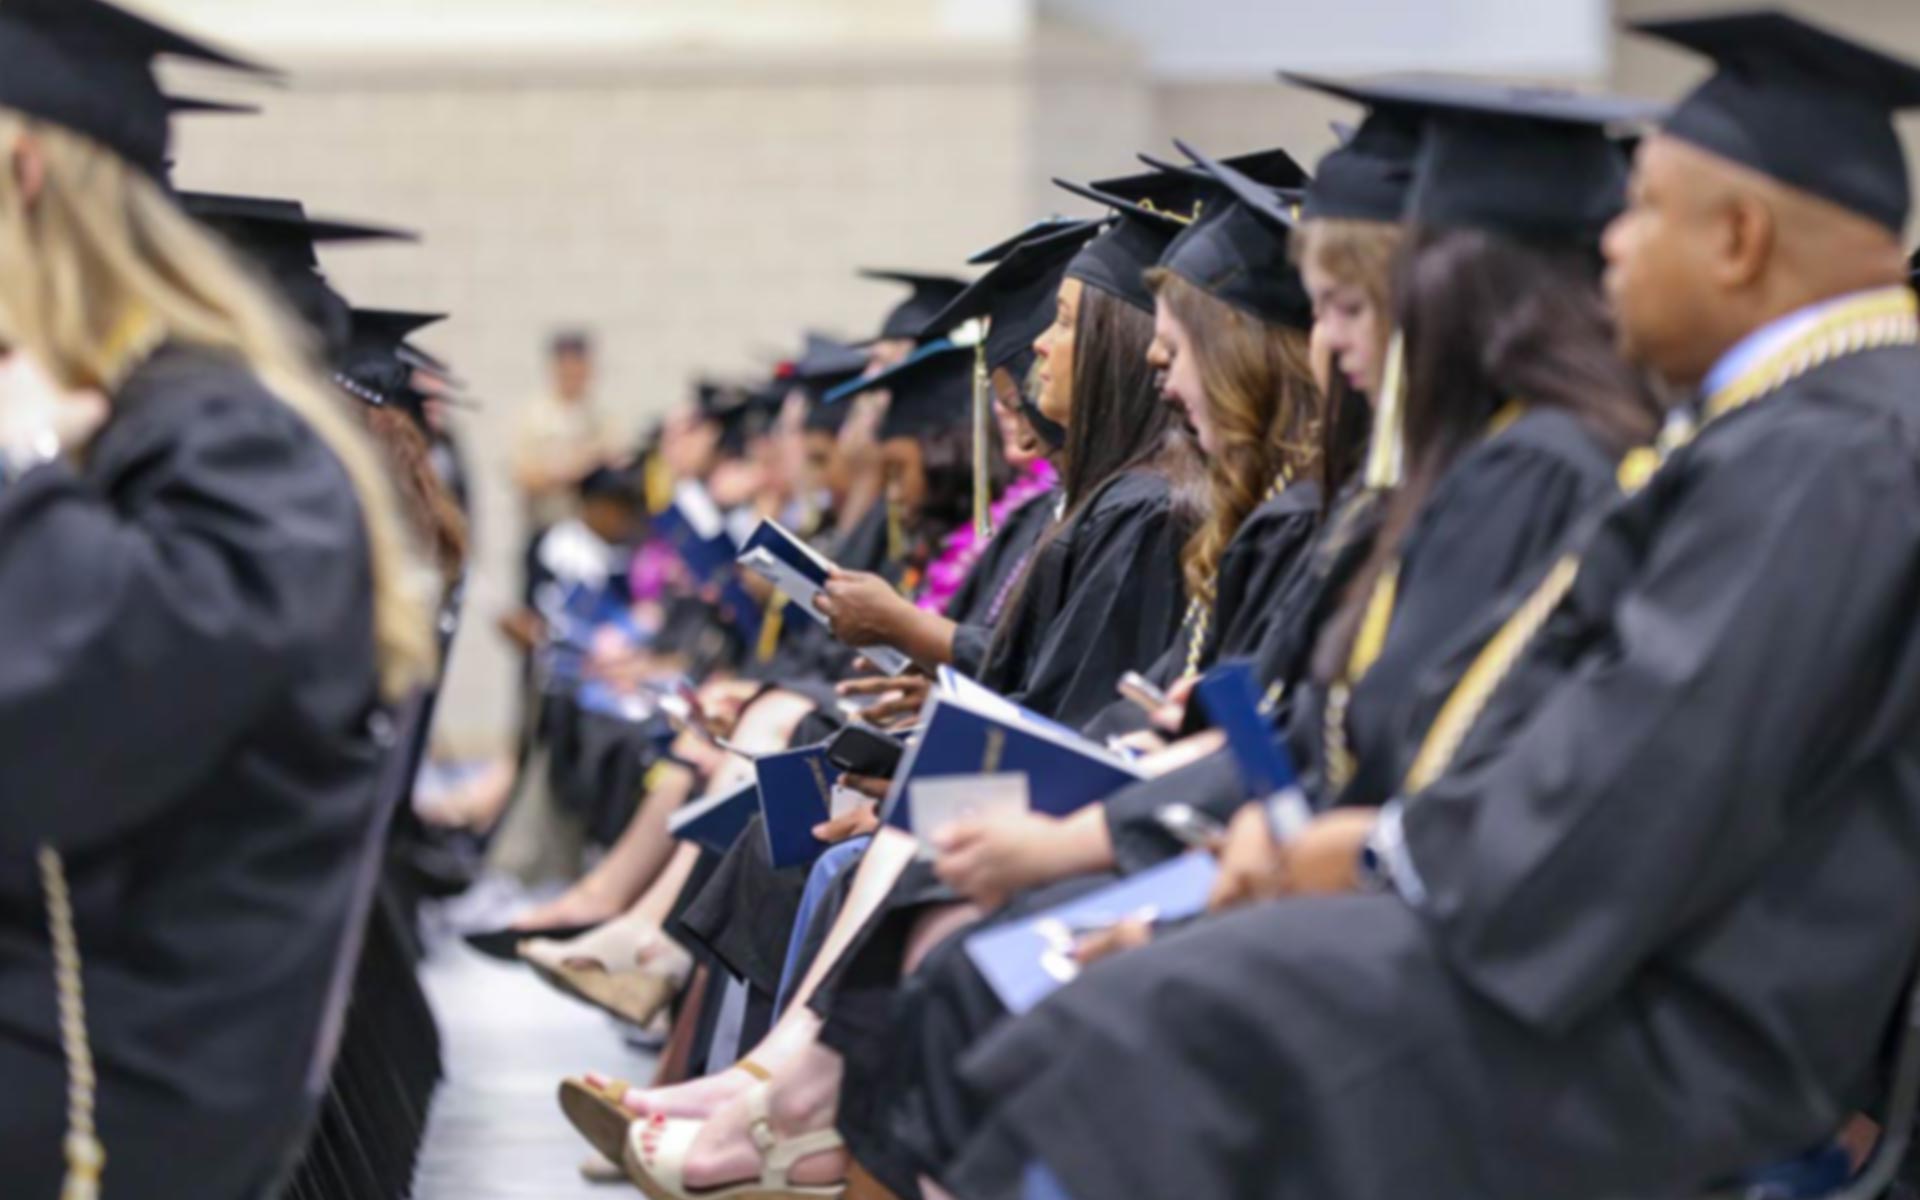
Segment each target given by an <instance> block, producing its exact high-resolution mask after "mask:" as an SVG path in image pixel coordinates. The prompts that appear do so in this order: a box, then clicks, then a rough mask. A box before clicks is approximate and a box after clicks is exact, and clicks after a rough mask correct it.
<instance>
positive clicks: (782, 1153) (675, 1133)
mask: <svg viewBox="0 0 1920 1200" xmlns="http://www.w3.org/2000/svg"><path fill="white" fill-rule="evenodd" d="M746 1101H747V1108H748V1112H749V1113H750V1114H751V1116H752V1124H751V1125H749V1126H748V1128H747V1133H748V1136H749V1137H751V1138H752V1139H753V1144H754V1146H755V1147H756V1148H758V1149H759V1151H760V1159H761V1168H760V1178H758V1179H748V1180H742V1181H741V1182H739V1183H730V1184H725V1185H722V1186H720V1187H711V1188H700V1189H697V1190H696V1189H692V1188H689V1187H687V1185H686V1182H685V1179H686V1168H687V1155H688V1153H689V1152H690V1151H692V1149H693V1142H694V1139H695V1138H697V1137H699V1136H700V1128H701V1126H703V1125H705V1124H706V1122H704V1121H676V1120H672V1119H670V1118H665V1117H661V1118H655V1119H654V1120H651V1121H639V1122H636V1123H635V1124H634V1125H633V1127H632V1128H631V1129H629V1130H628V1131H627V1144H626V1147H625V1153H624V1154H623V1155H622V1157H621V1160H620V1161H621V1165H623V1166H625V1167H626V1169H627V1178H628V1179H630V1180H632V1181H633V1183H634V1185H635V1186H636V1187H638V1188H639V1189H640V1190H641V1191H643V1192H645V1193H646V1194H647V1195H648V1197H650V1198H651V1200H840V1197H842V1196H843V1195H845V1193H846V1190H847V1185H846V1183H845V1182H844V1181H843V1182H841V1183H829V1184H815V1185H811V1186H807V1185H799V1184H794V1183H790V1182H789V1181H788V1179H787V1176H788V1175H789V1174H790V1173H791V1172H792V1171H793V1168H794V1165H795V1164H797V1163H799V1162H801V1161H802V1160H804V1159H807V1158H810V1157H812V1156H813V1155H816V1154H824V1153H826V1152H827V1151H829V1150H838V1149H840V1148H841V1147H843V1146H845V1145H846V1143H845V1142H844V1141H842V1140H841V1137H840V1135H839V1134H838V1133H837V1132H835V1131H834V1130H832V1129H820V1130H815V1131H814V1132H813V1133H803V1134H800V1135H799V1136H797V1137H790V1138H789V1137H782V1136H780V1135H779V1134H777V1133H775V1132H774V1131H773V1120H772V1117H771V1116H770V1115H769V1113H768V1104H769V1101H770V1092H769V1090H768V1087H767V1085H766V1084H765V1083H756V1084H754V1085H753V1088H752V1090H750V1091H749V1092H747V1094H746Z"/></svg>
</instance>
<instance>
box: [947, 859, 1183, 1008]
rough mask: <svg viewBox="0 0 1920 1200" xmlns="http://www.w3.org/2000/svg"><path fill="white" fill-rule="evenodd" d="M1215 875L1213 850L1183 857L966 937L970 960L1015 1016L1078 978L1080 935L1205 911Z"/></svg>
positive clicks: (1178, 918) (1178, 919)
mask: <svg viewBox="0 0 1920 1200" xmlns="http://www.w3.org/2000/svg"><path fill="white" fill-rule="evenodd" d="M1218 874H1219V865H1218V864H1217V863H1215V862H1214V860H1213V857H1212V856H1211V855H1208V854H1200V853H1194V854H1183V855H1181V856H1180V857H1179V858H1176V859H1173V860H1172V861H1170V862H1165V863H1161V864H1160V865H1159V866H1157V867H1153V868H1151V869H1149V870H1146V871H1142V872H1140V873H1139V874H1138V875H1132V876H1129V877H1128V878H1126V879H1123V880H1121V881H1120V882H1118V883H1114V884H1110V885H1108V886H1106V887H1103V888H1099V889H1097V890H1095V891H1093V892H1090V893H1088V894H1087V895H1084V896H1081V897H1080V898H1079V899H1077V900H1069V901H1067V902H1066V903H1065V904H1061V905H1059V906H1057V907H1054V908H1049V909H1047V910H1045V911H1044V912H1040V913H1037V914H1035V915H1033V916H1031V917H1025V918H1022V919H1020V920H1016V921H1012V922H1009V923H1007V924H1002V925H994V926H990V927H989V928H987V929H984V930H982V931H980V932H979V933H976V934H974V935H972V936H971V937H969V938H968V939H967V940H966V951H967V957H968V958H970V959H972V960H973V965H974V966H976V967H978V968H979V970H980V974H981V976H982V977H983V978H984V979H986V981H987V985H988V986H989V987H991V988H992V989H993V992H994V995H996V996H998V997H1000V1003H1002V1004H1004V1005H1006V1006H1007V1011H1008V1012H1011V1013H1013V1014H1015V1015H1018V1014H1020V1013H1024V1012H1026V1011H1027V1010H1028V1009H1030V1008H1032V1007H1033V1006H1034V1005H1036V1004H1038V1003H1040V1001H1042V1000H1044V999H1046V998H1047V996H1048V995H1050V994H1051V993H1052V992H1054V991H1055V990H1056V989H1058V988H1060V987H1062V986H1064V985H1066V984H1069V983H1071V982H1073V980H1074V979H1075V978H1077V977H1078V976H1079V974H1080V964H1079V962H1078V961H1077V960H1076V959H1075V958H1074V957H1073V950H1074V946H1075V944H1076V943H1078V942H1079V940H1080V939H1081V938H1082V937H1084V936H1086V935H1088V934H1090V933H1094V932H1097V931H1099V930H1101V929H1105V928H1106V927H1108V926H1110V925H1113V924H1116V923H1118V922H1120V921H1125V920H1129V919H1133V920H1140V921H1146V922H1148V923H1150V924H1151V923H1160V922H1168V921H1180V920H1184V919H1186V918H1188V917H1191V916H1193V915H1195V914H1196V913H1199V912H1200V911H1202V910H1203V909H1205V908H1206V906H1207V895H1208V893H1209V892H1211V891H1212V890H1213V881H1214V877H1215V876H1216V875H1218Z"/></svg>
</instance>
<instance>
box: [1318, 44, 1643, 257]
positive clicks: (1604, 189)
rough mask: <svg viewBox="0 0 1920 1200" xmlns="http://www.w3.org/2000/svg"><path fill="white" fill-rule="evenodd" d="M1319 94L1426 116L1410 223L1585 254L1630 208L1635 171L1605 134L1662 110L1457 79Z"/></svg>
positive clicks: (1370, 83) (1329, 86)
mask: <svg viewBox="0 0 1920 1200" xmlns="http://www.w3.org/2000/svg"><path fill="white" fill-rule="evenodd" d="M1313 86H1316V87H1318V88H1319V89H1320V90H1321V91H1325V92H1331V93H1333V94H1335V95H1341V96H1346V97H1348V98H1349V99H1352V100H1356V101H1358V102H1360V103H1362V104H1366V105H1368V106H1370V107H1374V108H1379V107H1382V106H1392V107H1395V108H1403V109H1407V110H1410V111H1413V112H1417V113H1419V114H1421V116H1422V123H1421V133H1420V151H1419V155H1418V157H1417V159H1416V162H1415V169H1414V179H1413V187H1412V189H1411V191H1410V192H1409V194H1408V197H1407V210H1406V219H1407V220H1408V221H1411V222H1414V223H1417V224H1421V225H1427V226H1431V227H1435V228H1452V227H1465V228H1473V229H1485V230H1491V231H1493V232H1496V233H1500V234H1504V235H1507V236H1511V237H1519V238H1525V239H1529V240H1536V241H1547V242H1554V243H1568V242H1570V243H1575V244H1580V245H1590V244H1593V243H1596V242H1597V241H1598V240H1599V236H1600V233H1601V231H1602V230H1603V229H1604V228H1605V227H1606V224H1607V222H1608V221H1610V220H1612V219H1613V217H1614V216H1615V215H1616V214H1618V212H1619V211H1620V208H1621V207H1622V205H1623V204H1624V202H1625V196H1626V166H1627V164H1626V161H1625V160H1624V159H1623V158H1622V157H1621V155H1620V151H1619V149H1618V148H1617V147H1616V146H1615V145H1614V144H1613V142H1612V141H1610V140H1609V139H1608V137H1607V126H1609V125H1613V124H1620V123H1625V122H1629V121H1636V120H1644V119H1646V118H1649V117H1652V116H1654V115H1656V114H1657V113H1658V112H1659V111H1660V110H1659V109H1658V108H1657V107H1656V106H1653V105H1648V104H1643V103H1641V102H1639V101H1635V100H1627V99H1623V98H1620V97H1613V96H1587V95H1581V94H1579V93H1575V92H1565V91H1556V90H1553V89H1548V88H1523V87H1508V86H1503V85H1500V84H1493V83H1487V82H1484V81H1481V80H1476V79H1464V78H1457V77H1441V76H1412V77H1409V76H1403V77H1397V78H1386V79H1373V80H1366V81H1359V82H1347V83H1335V82H1332V81H1326V80H1318V81H1315V83H1314V85H1313Z"/></svg>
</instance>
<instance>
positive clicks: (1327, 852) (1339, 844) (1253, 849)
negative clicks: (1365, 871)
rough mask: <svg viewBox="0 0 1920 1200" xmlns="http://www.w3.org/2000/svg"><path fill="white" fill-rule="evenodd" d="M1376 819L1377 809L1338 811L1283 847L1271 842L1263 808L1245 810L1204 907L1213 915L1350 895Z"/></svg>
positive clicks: (1222, 854) (1235, 820) (1239, 814)
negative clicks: (1265, 903) (1287, 899)
mask: <svg viewBox="0 0 1920 1200" xmlns="http://www.w3.org/2000/svg"><path fill="white" fill-rule="evenodd" d="M1379 817H1380V813H1379V810H1378V809H1372V808H1337V809H1334V810H1333V811H1332V812H1330V813H1325V814H1323V815H1321V816H1319V817H1316V818H1314V821H1313V824H1311V825H1309V826H1307V828H1306V830H1305V831H1304V832H1302V833H1301V834H1300V836H1299V837H1296V838H1294V839H1293V840H1292V841H1291V842H1288V843H1287V844H1286V845H1284V846H1283V845H1281V844H1280V843H1279V842H1276V841H1274V839H1273V831H1272V829H1271V827H1270V826H1269V825H1268V823H1267V813H1266V808H1265V807H1264V806H1263V805H1260V804H1249V805H1246V806H1245V807H1243V808H1242V809H1241V810H1240V811H1239V812H1237V813H1235V814H1234V817H1233V823H1232V824H1230V825H1229V826H1228V827H1227V840H1226V844H1225V845H1224V846H1223V847H1222V849H1221V851H1220V855H1219V857H1220V877H1219V878H1218V879H1216V880H1215V881H1214V885H1213V895H1212V896H1211V897H1210V898H1209V899H1208V901H1207V907H1208V908H1209V909H1211V910H1213V911H1216V912H1217V911H1219V910H1221V909H1224V908H1234V907H1238V906H1239V905H1242V904H1251V903H1254V902H1256V901H1260V900H1272V899H1276V898H1278V897H1281V896H1313V895H1328V894H1332V893H1337V892H1351V891H1353V890H1354V889H1355V888H1356V887H1358V886H1359V881H1360V851H1361V849H1362V848H1363V847H1364V846H1365V845H1366V844H1367V839H1368V838H1370V837H1372V836H1373V829H1374V826H1375V825H1376V824H1377V823H1378V821H1379Z"/></svg>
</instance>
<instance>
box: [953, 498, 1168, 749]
mask: <svg viewBox="0 0 1920 1200" xmlns="http://www.w3.org/2000/svg"><path fill="white" fill-rule="evenodd" d="M1186 534H1187V530H1186V529H1185V528H1184V527H1183V522H1181V521H1180V520H1179V519H1178V517H1177V516H1176V514H1175V512H1174V509H1173V504H1172V497H1171V492H1170V489H1169V487H1168V485H1167V481H1166V479H1165V478H1164V477H1162V476H1161V475H1160V474H1159V473H1158V472H1156V471H1153V470H1150V469H1147V468H1138V469H1135V470H1131V471H1123V472H1121V473H1120V474H1119V475H1117V476H1115V477H1114V478H1113V479H1111V480H1109V481H1108V482H1107V483H1106V484H1105V485H1103V486H1102V487H1101V488H1100V490H1099V492H1098V493H1097V494H1096V495H1095V496H1094V497H1093V498H1092V499H1090V500H1089V501H1088V502H1087V503H1086V505H1085V506H1084V507H1083V508H1082V510H1081V511H1080V513H1079V515H1078V516H1076V517H1074V518H1073V519H1072V521H1071V522H1070V523H1069V524H1068V525H1067V526H1066V527H1065V528H1064V529H1062V530H1060V531H1059V533H1058V535H1057V536H1055V537H1054V538H1053V539H1052V540H1051V541H1048V542H1047V543H1046V544H1044V545H1042V546H1041V547H1040V548H1039V549H1038V550H1037V551H1035V553H1034V555H1033V562H1032V565H1031V567H1030V568H1029V570H1028V574H1027V578H1026V580H1025V581H1024V583H1023V584H1022V592H1021V596H1020V599H1019V605H1020V608H1019V610H1018V611H1017V612H1015V613H1014V614H1013V617H1012V624H1011V626H1010V627H1009V628H1008V630H1007V632H1006V636H1004V637H1002V638H1000V639H998V640H997V641H996V642H995V644H994V645H993V646H992V648H991V649H990V651H989V653H988V655H987V661H986V665H985V667H984V668H983V671H982V675H981V680H980V681H981V682H982V683H984V684H986V686H988V687H990V688H993V689H994V690H996V691H999V692H1001V693H1003V694H1005V695H1007V696H1009V697H1010V698H1011V699H1013V700H1015V701H1017V702H1018V703H1020V704H1024V705H1025V706H1027V707H1028V708H1030V709H1033V710H1034V711H1035V712H1038V713H1040V714H1041V715H1043V716H1048V717H1052V718H1053V719H1054V720H1056V721H1059V722H1061V723H1062V724H1065V725H1073V726H1079V725H1082V724H1085V723H1086V722H1087V721H1089V720H1091V719H1092V718H1093V716H1094V715H1095V714H1096V713H1098V712H1099V711H1100V710H1101V709H1102V708H1104V707H1106V705H1107V704H1108V703H1109V702H1110V701H1111V700H1112V699H1113V695H1114V691H1113V689H1114V685H1115V684H1117V683H1118V682H1119V681H1120V677H1121V676H1122V675H1124V674H1126V673H1127V672H1128V671H1130V670H1139V669H1141V668H1142V667H1145V666H1146V665H1148V664H1150V663H1152V662H1153V660H1154V659H1155V658H1156V657H1158V656H1159V654H1160V653H1161V651H1162V650H1164V649H1165V648H1166V646H1167V643H1169V642H1170V641H1172V640H1173V637H1174V634H1175V633H1176V632H1177V631H1178V629H1179V627H1180V618H1181V615H1182V610H1183V609H1184V607H1185V600H1184V596H1183V592H1184V588H1183V586H1182V583H1181V578H1180V548H1181V546H1182V544H1183V543H1184V541H1185V538H1186Z"/></svg>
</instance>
